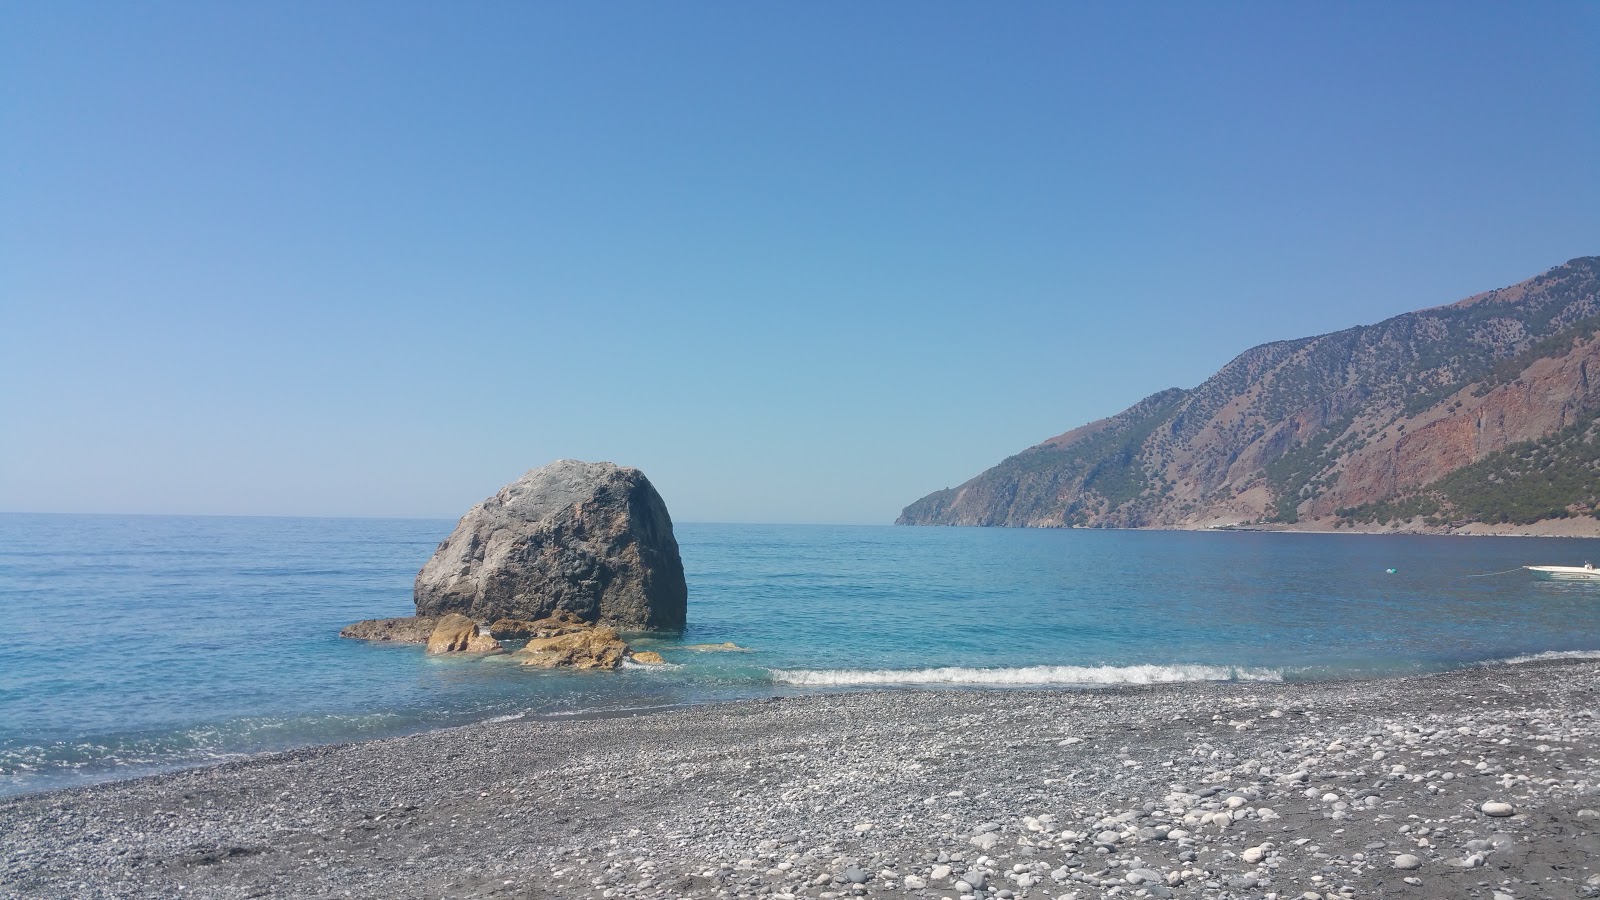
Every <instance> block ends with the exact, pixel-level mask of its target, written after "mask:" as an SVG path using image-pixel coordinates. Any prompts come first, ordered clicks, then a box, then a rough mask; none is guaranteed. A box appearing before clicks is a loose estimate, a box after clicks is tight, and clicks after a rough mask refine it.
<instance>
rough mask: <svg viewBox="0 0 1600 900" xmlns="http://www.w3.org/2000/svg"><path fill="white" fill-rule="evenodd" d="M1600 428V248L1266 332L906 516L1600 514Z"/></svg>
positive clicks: (1358, 523)
mask: <svg viewBox="0 0 1600 900" xmlns="http://www.w3.org/2000/svg"><path fill="white" fill-rule="evenodd" d="M1597 435H1600V256H1589V257H1583V258H1580V259H1574V260H1572V261H1571V262H1568V263H1566V264H1565V265H1560V266H1556V267H1555V268H1553V269H1550V270H1549V271H1547V272H1545V273H1544V274H1542V275H1538V276H1536V277H1534V278H1530V279H1528V280H1527V281H1524V282H1521V283H1519V284H1515V285H1512V286H1510V287H1506V288H1500V289H1499V290H1494V291H1489V292H1487V293H1483V294H1478V295H1476V296H1473V297H1468V298H1467V299H1465V300H1462V301H1460V302H1459V303H1454V304H1451V305H1449V306H1441V307H1436V308H1433V309H1424V310H1419V311H1417V312H1411V313H1406V314H1404V315H1399V316H1395V317H1394V318H1392V319H1388V320H1385V321H1383V322H1379V323H1377V324H1376V325H1363V326H1358V327H1356V328H1349V329H1346V330H1344V331H1338V332H1334V333H1332V334H1324V335H1320V336H1317V337H1309V338H1301V339H1299V340H1291V341H1278V342H1275V343H1270V344H1263V345H1261V346H1259V347H1255V348H1252V349H1250V350H1247V351H1245V352H1244V353H1242V354H1240V355H1239V356H1238V357H1237V358H1236V359H1234V360H1233V361H1232V362H1230V363H1228V364H1227V365H1226V366H1223V367H1222V369H1221V370H1220V371H1218V372H1217V373H1216V374H1215V375H1213V376H1211V377H1210V378H1209V379H1207V380H1206V381H1205V383H1203V384H1201V385H1200V386H1199V387H1196V388H1193V389H1192V390H1182V389H1179V388H1172V389H1169V390H1165V391H1162V392H1160V393H1158V394H1154V395H1152V396H1150V397H1147V398H1145V399H1144V400H1141V401H1139V402H1138V403H1136V404H1134V405H1133V406H1132V407H1130V408H1128V409H1126V410H1124V411H1122V412H1120V413H1118V414H1116V415H1114V416H1112V417H1110V418H1107V419H1101V420H1100V421H1098V422H1092V423H1090V424H1088V425H1083V426H1080V427H1078V428H1074V429H1073V430H1071V431H1068V432H1066V433H1065V434H1062V435H1059V436H1057V437H1053V438H1051V439H1049V440H1047V441H1045V442H1043V443H1041V444H1038V445H1036V446H1033V447H1029V448H1028V449H1026V450H1024V451H1022V452H1021V453H1018V454H1017V455H1015V456H1012V457H1010V458H1008V459H1006V460H1004V461H1002V462H1001V463H1000V464H999V465H997V466H995V467H994V468H991V469H989V470H988V471H986V472H983V473H982V474H980V475H978V476H977V477H975V478H973V479H972V480H970V481H968V482H966V483H965V484H963V485H961V486H959V487H956V488H948V489H946V490H942V491H936V492H935V493H932V494H929V495H928V496H926V497H923V498H922V499H921V500H918V501H917V502H915V503H913V504H911V505H910V506H908V507H906V508H905V511H904V512H902V513H901V515H900V518H899V519H898V520H897V523H898V524H903V525H1005V526H1020V527H1044V528H1050V527H1070V526H1091V527H1123V528H1204V527H1217V526H1230V525H1264V526H1267V527H1290V526H1293V527H1299V528H1309V527H1317V528H1323V527H1327V528H1340V527H1363V528H1370V527H1373V526H1387V527H1389V528H1406V529H1408V530H1453V529H1461V528H1463V527H1467V526H1480V525H1506V526H1510V525H1518V526H1537V525H1538V524H1539V523H1544V524H1548V523H1550V522H1551V520H1556V519H1562V520H1570V519H1572V518H1574V517H1577V516H1593V517H1594V518H1593V519H1591V520H1590V521H1591V523H1593V524H1596V525H1600V521H1597V520H1600V441H1597V440H1596V437H1597ZM1535 530H1537V528H1535ZM1567 530H1571V529H1570V528H1569V529H1567ZM1594 533H1600V528H1597V529H1594Z"/></svg>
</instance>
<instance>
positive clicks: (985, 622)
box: [0, 514, 1600, 795]
mask: <svg viewBox="0 0 1600 900" xmlns="http://www.w3.org/2000/svg"><path fill="white" fill-rule="evenodd" d="M454 524H455V523H454V522H453V521H448V520H417V519H318V518H227V517H184V516H173V517H165V516H78V515H22V514H4V515H0V611H3V613H4V617H3V620H4V622H5V626H6V628H5V630H6V635H5V637H4V640H3V648H0V795H3V794H19V793H27V792H32V791H39V790H47V789H53V788H61V787H69V786H74V785H80V784H85V783H90V782H95V781H102V780H107V779H113V778H123V777H129V776H134V775H140V774H145V773H151V772H158V771H163V770H170V769H174V768H181V767H187V766H193V765H201V764H207V763H212V762H216V761H221V760H228V759H235V758H239V757H242V756H245V755H249V754H255V753H261V752H265V751H273V750H282V749H287V748H293V747H299V746H305V745H312V744H328V743H338V742H345V741H354V740H365V739H371V738H382V737H388V736H394V735H401V734H407V733H412V732H417V731H423V730H428V729H434V728H442V727H449V726H453V725H460V724H465V723H471V722H481V721H488V720H502V721H504V720H513V719H526V720H535V721H536V720H540V719H548V720H558V719H563V718H569V717H574V716H594V715H614V714H632V713H641V712H647V711H650V710H658V709H666V708H671V707H676V706H682V705H687V704H698V703H710V702H717V701H728V700H740V699H750V698H761V697H771V696H779V695H795V694H806V693H811V692H817V691H847V690H862V689H879V690H881V689H888V690H901V691H906V692H908V696H909V695H911V694H913V693H914V692H917V691H924V690H929V689H967V690H1009V689H1018V688H1039V687H1046V688H1049V689H1055V690H1096V689H1103V688H1104V687H1105V686H1108V685H1119V684H1149V683H1156V682H1180V681H1239V682H1276V681H1307V680H1326V679H1362V678H1374V677H1382V676H1392V675H1401V674H1415V673H1430V672H1442V671H1447V670H1453V669H1460V668H1463V667H1468V666H1475V665H1481V664H1487V663H1494V662H1498V661H1506V660H1521V659H1528V658H1537V657H1542V656H1562V655H1576V656H1585V655H1587V656H1600V584H1586V583H1578V582H1552V581H1538V580H1534V579H1533V578H1531V577H1530V576H1529V575H1528V573H1526V572H1524V571H1522V570H1520V569H1519V568H1518V567H1519V566H1521V565H1524V564H1542V563H1548V564H1572V565H1578V564H1582V563H1583V562H1584V561H1585V560H1588V559H1596V560H1600V541H1595V540H1588V539H1568V538H1485V537H1474V538H1468V537H1424V536H1396V535H1390V536H1365V535H1352V534H1331V535H1326V534H1285V533H1254V532H1214V533H1213V532H1203V533H1196V532H1144V531H1102V530H1028V529H982V528H905V527H893V526H848V527H846V526H839V527H834V526H813V525H745V524H740V525H718V524H697V523H684V524H679V525H678V526H677V528H676V532H677V537H678V541H679V544H680V546H681V548H682V552H683V560H684V567H685V570H686V572H687V576H688V583H689V616H688V627H687V629H686V630H685V631H684V632H683V634H681V635H672V636H661V635H638V636H634V640H633V643H634V646H635V648H636V649H653V650H657V651H659V652H660V653H661V654H662V655H663V656H664V657H665V658H666V659H667V661H668V663H669V665H667V666H663V667H643V666H637V667H636V666H628V667H626V668H624V669H622V670H619V671H615V672H583V673H577V672H553V671H543V670H535V669H526V668H522V667H519V666H517V665H515V664H514V662H513V661H511V660H509V659H508V658H506V657H504V656H500V657H486V658H485V657H476V658H460V657H429V656H427V655H425V654H424V653H423V651H422V648H421V647H418V646H392V645H382V644H369V643H364V642H360V641H352V640H346V639H342V638H340V637H339V636H338V632H339V629H340V628H341V627H342V626H344V625H346V624H349V623H351V622H354V621H356V620H359V619H366V618H375V617H380V616H401V615H408V614H410V613H411V612H412V603H411V588H412V580H413V578H414V577H415V575H416V572H417V569H418V568H420V567H421V565H422V563H423V562H424V561H425V560H426V559H427V558H428V556H429V555H430V554H431V553H432V552H433V550H434V548H435V546H436V545H437V544H438V542H439V541H440V540H441V539H442V538H443V537H444V536H445V535H447V534H448V533H449V532H450V530H451V528H452V527H453V526H454ZM724 642H732V643H733V644H735V645H737V646H738V647H739V648H741V649H740V650H737V651H715V650H710V649H706V648H704V647H703V646H702V647H697V646H696V645H716V644H722V643H724Z"/></svg>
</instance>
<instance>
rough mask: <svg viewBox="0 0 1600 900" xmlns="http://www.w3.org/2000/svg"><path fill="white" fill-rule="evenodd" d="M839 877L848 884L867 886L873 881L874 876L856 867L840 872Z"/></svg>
mask: <svg viewBox="0 0 1600 900" xmlns="http://www.w3.org/2000/svg"><path fill="white" fill-rule="evenodd" d="M839 877H840V878H841V879H843V880H844V882H845V883H846V884H866V883H867V882H868V881H871V880H872V874H871V873H870V872H867V871H866V870H864V869H857V868H855V867H851V868H848V869H845V870H844V871H843V872H840V873H839Z"/></svg>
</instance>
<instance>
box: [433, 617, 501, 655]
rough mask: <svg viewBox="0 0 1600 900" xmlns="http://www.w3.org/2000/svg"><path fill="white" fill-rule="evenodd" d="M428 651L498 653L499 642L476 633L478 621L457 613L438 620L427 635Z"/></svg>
mask: <svg viewBox="0 0 1600 900" xmlns="http://www.w3.org/2000/svg"><path fill="white" fill-rule="evenodd" d="M428 652H429V653H498V652H500V642H499V641H497V640H495V639H494V637H493V636H491V635H487V634H479V633H478V623H477V622H474V621H472V620H471V619H469V618H467V617H466V616H463V615H461V614H459V613H451V614H450V615H448V616H445V617H444V618H442V619H440V620H439V624H438V625H437V626H435V627H434V629H433V634H431V635H429V636H428Z"/></svg>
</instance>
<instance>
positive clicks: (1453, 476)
mask: <svg viewBox="0 0 1600 900" xmlns="http://www.w3.org/2000/svg"><path fill="white" fill-rule="evenodd" d="M1337 515H1338V517H1339V519H1340V520H1341V524H1379V525H1389V524H1394V523H1396V522H1408V521H1411V520H1413V519H1418V518H1420V519H1422V520H1423V524H1425V525H1428V526H1434V527H1436V526H1441V525H1463V524H1467V523H1471V522H1485V523H1488V524H1491V525H1501V524H1509V525H1530V524H1532V523H1534V522H1539V521H1542V520H1544V519H1564V518H1568V517H1571V516H1575V515H1593V516H1596V517H1597V518H1600V417H1590V418H1586V419H1585V420H1583V421H1581V422H1577V423H1574V424H1572V425H1569V426H1567V427H1566V428H1563V429H1562V430H1560V431H1558V432H1556V433H1555V434H1552V435H1550V436H1548V437H1544V438H1540V439H1538V440H1532V441H1522V442H1520V443H1517V444H1513V445H1511V446H1510V447H1507V448H1506V449H1504V450H1501V451H1498V452H1496V453H1491V454H1490V455H1488V456H1486V457H1484V458H1483V459H1481V460H1479V461H1478V462H1475V463H1473V464H1471V465H1468V466H1462V467H1461V468H1459V469H1456V470H1455V471H1453V472H1450V473H1449V474H1448V475H1445V476H1444V477H1442V478H1440V479H1439V480H1438V481H1435V482H1433V483H1432V484H1430V485H1428V486H1427V487H1425V488H1422V489H1419V490H1415V491H1411V492H1408V493H1406V494H1405V495H1403V496H1397V497H1391V498H1388V499H1385V500H1379V501H1375V502H1372V503H1365V504H1362V505H1360V506H1356V507H1349V508H1343V509H1340V510H1338V511H1337Z"/></svg>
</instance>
